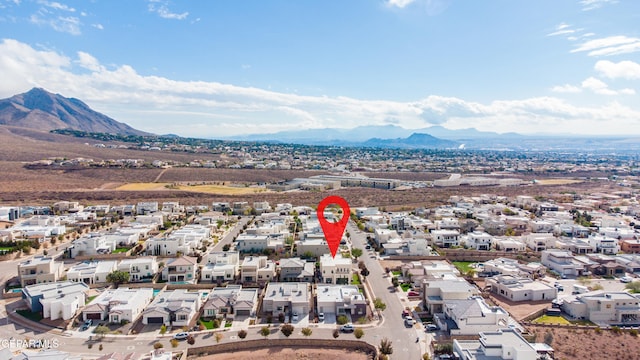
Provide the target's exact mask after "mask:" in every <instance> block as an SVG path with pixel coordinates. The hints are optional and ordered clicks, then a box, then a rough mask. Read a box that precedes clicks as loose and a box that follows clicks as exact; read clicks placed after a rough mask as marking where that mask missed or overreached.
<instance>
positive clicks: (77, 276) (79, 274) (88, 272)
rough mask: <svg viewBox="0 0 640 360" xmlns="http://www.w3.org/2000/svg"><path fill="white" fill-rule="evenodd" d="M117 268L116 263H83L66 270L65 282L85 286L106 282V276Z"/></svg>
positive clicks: (106, 261)
mask: <svg viewBox="0 0 640 360" xmlns="http://www.w3.org/2000/svg"><path fill="white" fill-rule="evenodd" d="M117 268H118V262H117V261H111V260H104V261H85V262H82V263H79V264H75V265H73V266H71V267H70V268H69V270H67V280H69V281H74V282H83V283H85V284H87V285H93V284H100V283H106V282H107V275H109V274H110V273H112V272H113V271H114V270H116V269H117Z"/></svg>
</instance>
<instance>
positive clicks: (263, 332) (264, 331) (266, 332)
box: [260, 326, 271, 338]
mask: <svg viewBox="0 0 640 360" xmlns="http://www.w3.org/2000/svg"><path fill="white" fill-rule="evenodd" d="M269 334H271V330H270V329H269V327H268V326H263V327H262V328H261V329H260V335H262V336H264V337H265V338H266V337H267V336H269Z"/></svg>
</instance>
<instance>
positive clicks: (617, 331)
mask: <svg viewBox="0 0 640 360" xmlns="http://www.w3.org/2000/svg"><path fill="white" fill-rule="evenodd" d="M621 331H622V330H620V328H619V327H617V326H612V327H611V332H613V333H614V334H616V335H620V332H621Z"/></svg>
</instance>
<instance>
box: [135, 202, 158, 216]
mask: <svg viewBox="0 0 640 360" xmlns="http://www.w3.org/2000/svg"><path fill="white" fill-rule="evenodd" d="M155 212H158V202H157V201H150V202H139V203H138V205H136V214H138V215H147V214H151V213H155Z"/></svg>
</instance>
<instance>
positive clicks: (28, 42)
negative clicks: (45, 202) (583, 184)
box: [0, 0, 640, 138]
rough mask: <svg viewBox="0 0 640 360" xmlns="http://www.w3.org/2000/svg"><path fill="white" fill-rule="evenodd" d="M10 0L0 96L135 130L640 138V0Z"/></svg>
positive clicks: (1, 16)
mask: <svg viewBox="0 0 640 360" xmlns="http://www.w3.org/2000/svg"><path fill="white" fill-rule="evenodd" d="M114 4H116V3H114V2H111V1H104V0H96V1H90V2H85V1H77V0H76V1H66V0H65V1H48V0H0V34H1V35H0V74H1V77H2V81H1V82H0V97H1V98H7V97H10V96H12V95H15V94H18V93H23V92H26V91H28V90H29V89H31V88H32V87H42V88H44V89H46V90H48V91H51V92H54V93H59V94H61V95H63V96H66V97H75V98H78V99H80V100H82V101H84V102H86V103H87V104H88V105H89V106H90V107H92V108H94V109H95V110H97V111H100V112H102V113H104V114H105V115H107V116H110V117H112V118H114V119H116V120H118V121H120V122H124V123H127V124H129V125H131V126H132V127H134V128H137V129H139V130H143V131H148V132H152V133H156V134H170V133H171V134H178V135H181V136H189V137H206V138H217V137H227V136H233V135H241V134H257V133H274V132H278V131H285V130H302V129H320V128H354V127H357V126H364V125H389V124H392V125H397V126H401V127H403V128H407V129H423V128H426V127H429V126H435V125H439V126H444V127H446V128H449V129H463V128H476V129H478V130H480V131H492V132H498V133H505V132H516V133H521V134H540V133H543V134H557V135H561V134H583V135H620V134H626V135H630V134H635V135H640V101H638V99H639V98H638V94H637V92H638V91H640V87H639V85H640V30H638V26H637V24H638V23H640V3H639V2H636V1H631V0H629V1H624V0H571V1H557V0H540V1H518V2H514V1H505V0H487V1H477V2H476V1H453V0H375V1H371V0H353V1H309V2H302V1H285V0H270V1H263V0H262V1H259V0H255V1H197V2H196V1H191V2H187V1H169V0H136V1H128V2H120V3H117V4H118V5H119V6H114Z"/></svg>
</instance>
